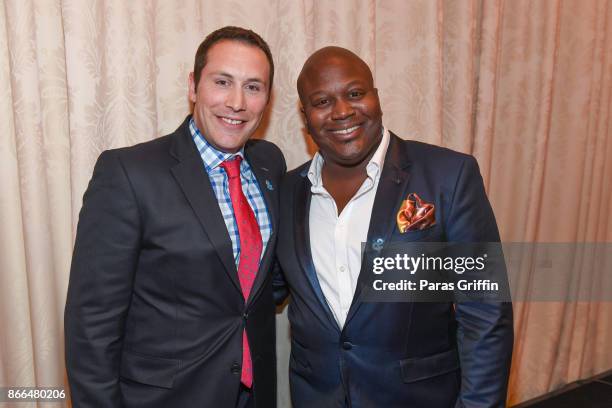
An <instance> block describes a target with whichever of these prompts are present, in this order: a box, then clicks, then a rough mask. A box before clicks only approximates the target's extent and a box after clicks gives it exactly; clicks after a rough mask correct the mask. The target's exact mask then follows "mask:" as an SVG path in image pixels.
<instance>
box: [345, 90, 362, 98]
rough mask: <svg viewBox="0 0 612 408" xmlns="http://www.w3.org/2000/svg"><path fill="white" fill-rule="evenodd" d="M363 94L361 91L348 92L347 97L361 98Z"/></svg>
mask: <svg viewBox="0 0 612 408" xmlns="http://www.w3.org/2000/svg"><path fill="white" fill-rule="evenodd" d="M363 94H364V92H363V91H350V92H349V97H350V98H353V99H355V98H361V97H362V96H363Z"/></svg>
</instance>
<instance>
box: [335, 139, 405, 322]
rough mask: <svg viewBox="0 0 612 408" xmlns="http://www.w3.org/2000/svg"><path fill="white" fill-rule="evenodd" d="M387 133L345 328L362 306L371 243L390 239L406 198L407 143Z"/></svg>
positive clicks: (371, 252)
mask: <svg viewBox="0 0 612 408" xmlns="http://www.w3.org/2000/svg"><path fill="white" fill-rule="evenodd" d="M390 136H391V139H390V140H389V148H388V150H387V154H386V157H385V164H384V165H383V171H382V174H381V177H380V181H379V183H378V189H377V190H376V197H375V198H374V205H373V207H372V216H371V217H370V226H369V228H368V240H367V242H366V244H365V249H364V253H363V256H362V259H361V270H360V272H359V278H358V279H357V286H356V288H355V294H354V295H353V301H352V303H351V307H350V308H349V312H348V315H347V317H346V322H345V324H344V326H345V327H346V326H347V325H348V323H349V321H350V319H351V318H352V317H353V316H354V315H355V312H356V311H357V309H359V306H360V305H361V295H362V294H363V292H364V290H363V288H364V286H365V285H366V284H367V277H368V273H369V271H366V270H365V269H366V267H367V266H368V265H369V264H370V262H371V258H372V256H373V252H374V250H373V249H372V245H373V244H374V243H377V244H378V245H381V244H382V245H384V243H386V242H387V241H388V240H389V237H390V236H391V234H392V232H393V230H394V229H395V224H396V220H395V215H396V214H397V212H398V211H399V208H400V206H401V204H402V201H403V200H404V199H405V198H406V197H405V196H406V194H405V191H406V189H407V186H408V181H409V179H410V172H409V167H410V160H409V159H408V157H409V156H408V152H407V151H406V147H405V146H406V145H405V144H403V143H402V142H401V140H400V139H399V138H398V137H397V136H395V135H394V134H393V133H391V135H390Z"/></svg>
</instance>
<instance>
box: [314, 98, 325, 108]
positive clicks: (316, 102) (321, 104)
mask: <svg viewBox="0 0 612 408" xmlns="http://www.w3.org/2000/svg"><path fill="white" fill-rule="evenodd" d="M327 104H329V99H317V100H316V101H315V102H314V103H313V105H314V106H325V105H327Z"/></svg>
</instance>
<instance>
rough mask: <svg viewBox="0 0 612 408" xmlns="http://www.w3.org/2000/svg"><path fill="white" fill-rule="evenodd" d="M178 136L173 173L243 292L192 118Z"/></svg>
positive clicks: (172, 151)
mask: <svg viewBox="0 0 612 408" xmlns="http://www.w3.org/2000/svg"><path fill="white" fill-rule="evenodd" d="M174 136H175V138H174V144H173V146H172V150H171V154H172V155H173V156H174V157H176V158H177V160H178V161H179V163H178V164H176V165H175V166H174V167H172V168H171V171H172V174H173V176H174V178H175V179H176V181H177V182H178V184H179V186H180V187H181V189H182V190H183V193H184V194H185V196H186V197H187V201H188V202H189V204H190V205H191V208H192V209H193V211H194V213H195V215H196V217H197V219H198V221H199V222H200V224H201V225H202V228H203V229H204V231H205V232H206V235H207V236H208V239H209V240H210V242H211V243H212V245H213V246H214V247H215V250H216V251H217V254H218V255H219V258H220V259H221V262H222V263H223V266H224V267H225V268H224V269H225V272H226V273H227V275H228V277H229V278H230V279H231V281H232V283H233V284H234V286H235V287H236V289H237V290H238V291H239V292H240V293H241V294H242V290H241V289H240V282H239V281H238V273H237V271H236V264H235V262H234V254H233V249H232V241H231V239H230V237H229V234H228V232H227V227H226V226H225V222H224V221H223V216H222V214H221V210H220V209H219V203H218V202H217V198H216V197H215V193H214V192H213V189H212V185H211V184H210V180H209V178H208V176H207V174H206V170H205V169H204V165H203V163H202V158H201V157H200V155H199V153H198V151H197V149H196V147H195V145H194V143H193V140H192V139H191V133H190V132H189V118H187V119H186V120H185V122H183V124H182V125H181V127H180V128H179V129H178V130H177V131H176V132H175V134H174Z"/></svg>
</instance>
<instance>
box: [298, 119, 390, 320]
mask: <svg viewBox="0 0 612 408" xmlns="http://www.w3.org/2000/svg"><path fill="white" fill-rule="evenodd" d="M389 138H390V136H389V131H388V130H387V129H386V128H385V129H384V130H383V137H382V140H381V142H380V145H379V146H378V148H377V149H376V152H374V155H373V156H372V158H371V159H370V162H369V163H368V165H367V167H366V172H367V178H366V179H365V180H364V182H363V184H362V185H361V187H359V190H357V193H355V195H354V196H353V198H351V200H350V201H349V202H348V203H347V204H346V206H345V207H344V209H343V210H342V213H340V214H338V208H337V207H336V202H335V201H334V199H333V197H332V196H331V195H330V194H329V193H328V192H327V190H326V189H325V187H323V181H322V178H321V169H322V168H323V162H324V160H323V157H322V156H321V155H320V154H319V153H318V152H317V153H316V154H315V156H314V158H313V159H312V163H311V164H310V168H309V169H308V179H309V180H310V182H311V183H312V187H311V189H310V191H311V192H312V199H311V201H310V222H309V228H310V248H311V251H312V260H313V263H314V266H315V269H316V272H317V277H318V279H319V284H320V285H321V290H322V291H323V295H325V299H326V300H327V304H328V305H329V307H330V309H331V311H332V313H333V314H334V317H335V319H336V321H337V322H338V326H339V327H340V328H342V327H344V322H345V320H346V316H347V314H348V311H349V308H350V306H351V302H352V301H353V295H354V294H355V288H356V286H357V278H358V277H359V271H360V270H361V245H362V243H363V242H366V240H367V237H368V228H369V226H370V216H371V215H372V207H373V206H374V197H375V196H376V190H377V189H378V182H379V180H380V174H381V173H382V168H383V164H384V160H385V155H386V153H387V148H388V147H389Z"/></svg>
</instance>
